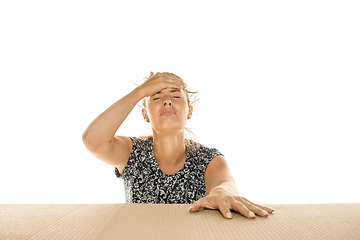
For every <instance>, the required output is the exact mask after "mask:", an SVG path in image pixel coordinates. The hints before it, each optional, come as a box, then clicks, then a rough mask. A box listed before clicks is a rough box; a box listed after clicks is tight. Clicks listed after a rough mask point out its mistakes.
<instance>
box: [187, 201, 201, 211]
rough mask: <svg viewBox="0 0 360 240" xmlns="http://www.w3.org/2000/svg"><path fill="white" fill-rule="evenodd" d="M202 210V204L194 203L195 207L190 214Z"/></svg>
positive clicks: (193, 206)
mask: <svg viewBox="0 0 360 240" xmlns="http://www.w3.org/2000/svg"><path fill="white" fill-rule="evenodd" d="M200 208H201V204H200V203H199V201H196V202H194V203H193V205H192V206H191V207H190V208H189V212H197V211H199V210H200Z"/></svg>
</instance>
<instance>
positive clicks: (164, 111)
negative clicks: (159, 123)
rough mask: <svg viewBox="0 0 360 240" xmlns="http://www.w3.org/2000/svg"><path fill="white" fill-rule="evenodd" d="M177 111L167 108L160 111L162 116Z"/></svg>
mask: <svg viewBox="0 0 360 240" xmlns="http://www.w3.org/2000/svg"><path fill="white" fill-rule="evenodd" d="M175 114H176V113H175V112H174V111H172V110H170V109H165V110H162V111H161V112H160V116H171V115H175Z"/></svg>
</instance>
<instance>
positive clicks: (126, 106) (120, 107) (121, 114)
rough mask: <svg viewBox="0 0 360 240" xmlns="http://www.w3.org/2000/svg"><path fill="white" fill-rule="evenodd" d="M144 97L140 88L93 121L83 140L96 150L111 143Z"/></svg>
mask: <svg viewBox="0 0 360 240" xmlns="http://www.w3.org/2000/svg"><path fill="white" fill-rule="evenodd" d="M143 97H144V94H143V92H142V90H141V88H139V87H138V88H136V89H134V90H133V91H132V92H130V93H129V94H127V95H126V96H124V97H123V98H121V99H120V100H118V101H117V102H115V103H114V104H113V105H111V106H110V107H109V108H108V109H106V110H105V111H104V112H103V113H101V114H100V115H99V116H98V117H96V118H95V119H94V120H93V121H92V123H91V124H90V125H89V126H88V128H87V129H86V130H85V132H84V134H83V139H84V140H85V141H87V142H88V143H90V144H91V145H92V146H93V147H94V148H96V147H97V146H101V145H102V144H105V143H109V142H110V141H111V140H112V139H113V137H114V135H115V134H116V131H117V130H118V128H119V127H120V126H121V124H122V123H123V122H124V120H125V119H126V117H127V116H128V115H129V113H130V112H131V111H132V109H133V108H134V107H135V105H136V104H137V103H138V102H139V101H140V100H141V99H142V98H143Z"/></svg>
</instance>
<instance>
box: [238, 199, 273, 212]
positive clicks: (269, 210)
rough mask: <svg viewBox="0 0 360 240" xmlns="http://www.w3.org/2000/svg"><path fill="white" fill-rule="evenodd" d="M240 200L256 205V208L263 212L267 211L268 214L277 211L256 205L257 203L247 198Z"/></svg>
mask: <svg viewBox="0 0 360 240" xmlns="http://www.w3.org/2000/svg"><path fill="white" fill-rule="evenodd" d="M240 198H241V199H243V200H245V201H246V202H248V203H250V204H252V205H254V206H256V207H258V208H260V209H262V210H265V211H266V212H268V213H272V212H274V211H275V209H273V208H271V207H266V206H261V205H258V204H255V203H253V202H251V201H249V200H248V199H246V198H244V197H240Z"/></svg>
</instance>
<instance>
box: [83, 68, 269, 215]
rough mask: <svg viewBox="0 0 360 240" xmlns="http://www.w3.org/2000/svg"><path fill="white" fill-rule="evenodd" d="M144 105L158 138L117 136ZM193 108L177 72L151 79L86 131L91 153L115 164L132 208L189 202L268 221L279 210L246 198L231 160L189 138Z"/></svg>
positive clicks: (198, 207) (226, 212) (108, 110)
mask: <svg viewBox="0 0 360 240" xmlns="http://www.w3.org/2000/svg"><path fill="white" fill-rule="evenodd" d="M142 99H143V100H144V109H143V110H142V114H143V117H144V120H145V121H146V122H148V123H150V125H151V128H152V131H153V136H152V137H150V138H143V139H141V138H129V137H125V136H115V133H116V131H117V129H118V128H119V127H120V125H121V124H122V123H123V121H124V120H125V119H126V117H127V116H128V114H129V113H130V112H131V111H132V109H133V108H134V106H135V105H136V104H137V103H138V102H139V101H140V100H142ZM192 112H193V106H191V104H190V101H189V96H188V91H187V90H186V84H185V83H184V81H183V80H182V79H181V78H180V77H178V76H176V75H175V74H172V73H166V72H162V73H160V72H158V73H156V74H155V75H154V74H153V73H152V72H151V73H150V77H149V78H148V79H147V80H146V81H145V82H144V83H143V84H141V85H140V86H138V87H137V88H135V89H134V90H133V91H132V92H130V93H129V94H128V95H126V96H125V97H123V98H121V99H120V100H118V101H117V102H116V103H114V104H113V105H112V106H110V107H109V108H108V109H107V110H106V111H104V112H103V113H102V114H100V115H99V116H98V117H97V118H96V119H95V120H94V121H93V122H92V123H91V124H90V125H89V127H88V128H87V129H86V130H85V132H84V134H83V141H84V144H85V146H86V148H87V149H88V150H89V151H90V152H91V153H92V154H93V155H94V156H95V157H97V158H99V159H100V160H102V161H104V162H106V163H108V164H110V165H112V166H114V167H115V169H116V174H117V176H118V177H121V178H122V179H123V181H124V186H125V193H126V201H127V202H132V203H179V204H183V203H189V204H192V206H191V207H190V209H189V211H190V212H197V211H199V210H200V209H201V208H208V209H219V210H220V212H221V213H222V215H223V216H224V217H225V218H232V214H231V210H233V211H236V212H239V213H240V214H242V215H243V216H245V217H247V218H254V217H255V214H256V215H258V216H262V217H266V216H268V213H271V212H273V211H274V210H273V209H271V208H268V207H265V206H260V205H257V204H254V203H252V202H250V201H249V200H247V199H246V198H243V197H240V196H239V193H238V190H237V188H236V185H235V181H234V178H233V177H232V175H231V173H230V169H229V166H228V165H227V163H226V160H225V158H224V157H223V156H222V154H221V153H220V152H219V151H217V150H216V149H210V148H207V147H206V146H204V145H202V144H198V143H195V142H193V141H189V140H186V139H185V125H186V122H187V120H188V119H190V118H191V116H192Z"/></svg>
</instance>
